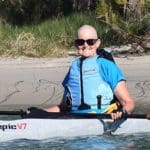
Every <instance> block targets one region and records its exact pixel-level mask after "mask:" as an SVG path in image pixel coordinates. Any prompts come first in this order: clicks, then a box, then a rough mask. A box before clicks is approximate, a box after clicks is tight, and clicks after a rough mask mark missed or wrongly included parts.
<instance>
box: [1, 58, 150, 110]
mask: <svg viewBox="0 0 150 150" xmlns="http://www.w3.org/2000/svg"><path fill="white" fill-rule="evenodd" d="M72 59H73V57H66V58H50V59H44V58H43V59H38V58H25V57H20V58H17V59H9V58H0V76H1V78H0V109H1V110H6V109H22V108H24V109H26V108H27V107H30V106H38V107H42V108H43V107H48V106H50V105H55V104H59V103H60V101H61V98H62V94H63V88H62V86H61V82H62V80H63V78H64V76H65V74H66V72H67V70H68V68H69V65H70V63H71V60H72ZM115 60H116V63H117V64H118V65H119V66H120V68H121V69H122V70H123V72H124V74H125V76H126V79H127V85H128V87H129V91H130V93H131V95H132V97H133V98H134V99H135V100H136V102H137V107H138V108H139V106H141V104H142V108H144V111H145V112H146V111H148V110H149V106H150V55H148V56H139V57H131V56H130V57H126V58H115Z"/></svg>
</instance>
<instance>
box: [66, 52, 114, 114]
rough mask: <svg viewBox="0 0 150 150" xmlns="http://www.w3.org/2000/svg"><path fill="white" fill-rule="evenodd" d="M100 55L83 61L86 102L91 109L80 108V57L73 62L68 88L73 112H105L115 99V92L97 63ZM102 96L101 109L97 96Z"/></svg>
mask: <svg viewBox="0 0 150 150" xmlns="http://www.w3.org/2000/svg"><path fill="white" fill-rule="evenodd" d="M97 59H98V55H96V56H93V57H90V58H86V59H85V60H84V61H83V62H82V83H83V93H84V95H83V96H84V97H83V99H84V102H85V103H86V104H88V105H90V107H91V109H90V110H78V107H79V106H80V105H81V83H80V82H81V80H80V79H81V78H80V75H81V72H80V63H81V61H80V59H75V60H74V61H73V62H72V65H71V68H70V73H69V80H68V83H67V85H66V86H67V89H68V90H69V94H70V96H71V99H72V107H71V111H73V112H96V113H101V112H103V111H104V110H105V109H106V108H107V106H108V105H109V104H110V102H111V101H112V99H113V92H112V90H111V88H110V86H109V84H108V83H106V82H105V81H104V80H103V79H102V77H101V73H100V70H99V66H98V64H97ZM99 95H100V96H101V109H98V108H97V104H98V100H97V96H99Z"/></svg>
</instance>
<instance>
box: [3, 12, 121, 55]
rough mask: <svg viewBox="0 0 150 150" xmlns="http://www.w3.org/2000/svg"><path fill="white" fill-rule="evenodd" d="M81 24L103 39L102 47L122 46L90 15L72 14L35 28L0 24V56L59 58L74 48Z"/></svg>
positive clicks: (116, 38) (119, 41)
mask: <svg viewBox="0 0 150 150" xmlns="http://www.w3.org/2000/svg"><path fill="white" fill-rule="evenodd" d="M83 24H90V25H93V26H94V27H95V28H96V29H97V31H98V34H99V35H100V36H101V37H102V39H103V41H102V43H103V46H108V45H111V44H116V45H117V44H119V43H122V42H124V40H123V39H122V38H121V37H118V36H117V35H116V34H114V33H113V32H112V31H111V30H110V29H109V28H108V27H107V26H106V25H105V24H103V23H101V22H100V21H99V20H98V19H95V18H94V17H93V16H92V15H91V16H90V15H89V14H88V15H86V14H82V13H74V14H71V15H70V16H66V17H62V18H57V19H54V20H47V21H45V22H42V23H40V24H37V25H28V26H21V27H19V26H12V25H10V24H5V25H3V24H0V43H1V44H0V55H1V56H11V57H16V56H20V55H24V56H29V57H50V56H58V55H60V54H61V53H63V52H65V51H69V50H72V49H75V48H74V39H75V38H76V31H77V29H78V28H79V27H80V26H81V25H83Z"/></svg>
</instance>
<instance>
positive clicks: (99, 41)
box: [96, 39, 101, 48]
mask: <svg viewBox="0 0 150 150" xmlns="http://www.w3.org/2000/svg"><path fill="white" fill-rule="evenodd" d="M100 45H101V40H100V39H98V40H97V41H96V48H99V47H100Z"/></svg>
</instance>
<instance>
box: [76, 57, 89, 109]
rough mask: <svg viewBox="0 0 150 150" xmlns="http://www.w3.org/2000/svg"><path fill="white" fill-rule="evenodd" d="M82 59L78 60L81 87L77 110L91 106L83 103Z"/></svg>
mask: <svg viewBox="0 0 150 150" xmlns="http://www.w3.org/2000/svg"><path fill="white" fill-rule="evenodd" d="M84 59H85V58H84V57H81V58H80V87H81V105H80V106H79V107H78V110H84V109H90V108H91V106H90V105H88V104H86V103H85V102H84V91H83V75H82V65H83V61H84Z"/></svg>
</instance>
